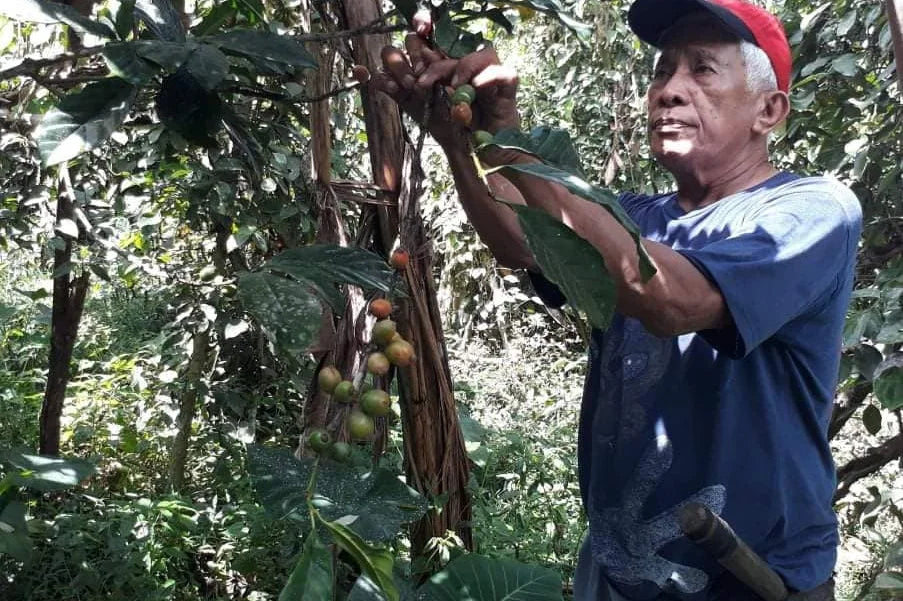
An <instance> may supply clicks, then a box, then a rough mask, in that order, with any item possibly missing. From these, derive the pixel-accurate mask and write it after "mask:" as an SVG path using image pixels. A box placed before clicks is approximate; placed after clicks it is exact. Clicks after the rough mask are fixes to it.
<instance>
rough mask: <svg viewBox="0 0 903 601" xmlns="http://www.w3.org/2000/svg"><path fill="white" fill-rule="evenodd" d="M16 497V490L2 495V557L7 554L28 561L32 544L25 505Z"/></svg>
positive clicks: (0, 532)
mask: <svg viewBox="0 0 903 601" xmlns="http://www.w3.org/2000/svg"><path fill="white" fill-rule="evenodd" d="M16 497H17V495H16V491H15V490H7V491H6V493H4V494H3V495H0V556H2V555H3V554H6V555H9V556H10V557H12V558H13V559H16V560H18V561H28V559H29V558H30V557H31V552H32V544H31V538H29V536H28V525H27V524H26V521H25V504H24V503H22V501H20V500H19V499H18V498H16Z"/></svg>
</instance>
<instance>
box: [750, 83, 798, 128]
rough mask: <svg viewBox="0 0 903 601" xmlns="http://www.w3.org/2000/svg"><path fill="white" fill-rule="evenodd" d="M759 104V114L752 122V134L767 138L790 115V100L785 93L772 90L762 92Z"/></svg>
mask: <svg viewBox="0 0 903 601" xmlns="http://www.w3.org/2000/svg"><path fill="white" fill-rule="evenodd" d="M759 102H760V103H761V104H760V106H759V114H758V115H756V120H755V121H754V122H753V133H756V134H759V135H761V136H767V135H768V134H769V133H771V132H772V130H774V129H775V128H776V127H777V126H778V125H780V124H781V122H782V121H783V120H784V119H786V118H787V115H788V114H789V113H790V98H788V97H787V93H786V92H781V91H779V90H773V91H771V92H763V93H762V94H761V96H759Z"/></svg>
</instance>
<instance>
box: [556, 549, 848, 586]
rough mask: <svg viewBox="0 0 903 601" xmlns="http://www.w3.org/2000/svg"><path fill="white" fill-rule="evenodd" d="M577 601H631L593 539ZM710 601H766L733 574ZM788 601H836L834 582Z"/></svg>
mask: <svg viewBox="0 0 903 601" xmlns="http://www.w3.org/2000/svg"><path fill="white" fill-rule="evenodd" d="M675 599H676V597H672V596H670V595H666V594H662V595H660V596H658V597H656V601H673V600H675ZM574 601H631V600H630V599H628V598H627V597H625V596H624V595H622V594H621V593H619V592H618V591H617V590H616V589H615V588H614V587H613V586H611V584H610V583H609V582H608V580H607V579H606V578H605V576H603V575H602V572H601V570H599V565H598V564H597V563H596V562H595V561H593V555H592V550H591V549H590V543H589V538H588V537H587V538H586V539H585V540H584V541H583V545H581V547H580V555H579V556H578V558H577V569H576V571H575V573H574ZM707 601H762V600H761V599H760V598H759V597H758V596H757V595H755V594H754V593H753V592H751V591H750V590H749V589H748V588H747V587H745V586H743V585H742V584H741V583H739V582H737V580H735V579H734V578H733V577H732V576H730V574H727V575H725V576H724V577H721V578H719V579H718V581H716V582H715V583H714V584H713V586H712V589H711V590H710V592H709V595H708V597H707ZM787 601H834V580H833V579H832V580H829V581H828V582H825V583H824V584H822V585H820V586H817V587H815V588H814V589H812V590H811V591H806V592H803V593H794V594H792V595H790V597H788V599H787Z"/></svg>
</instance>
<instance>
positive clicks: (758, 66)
mask: <svg viewBox="0 0 903 601" xmlns="http://www.w3.org/2000/svg"><path fill="white" fill-rule="evenodd" d="M740 53H741V54H742V55H743V64H744V65H745V66H746V87H747V88H748V89H749V91H750V92H770V91H772V90H777V89H778V78H777V75H775V73H774V67H772V66H771V59H769V58H768V55H767V54H765V51H764V50H762V49H761V48H759V47H758V46H756V45H755V44H753V43H751V42H747V41H746V40H740Z"/></svg>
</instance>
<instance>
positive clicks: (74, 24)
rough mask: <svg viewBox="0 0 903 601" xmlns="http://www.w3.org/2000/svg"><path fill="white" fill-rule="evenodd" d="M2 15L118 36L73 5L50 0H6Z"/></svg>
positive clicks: (107, 35) (15, 19) (101, 34)
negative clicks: (62, 24) (61, 24)
mask: <svg viewBox="0 0 903 601" xmlns="http://www.w3.org/2000/svg"><path fill="white" fill-rule="evenodd" d="M0 15H2V16H4V17H9V18H10V19H12V20H14V21H27V22H29V23H64V24H66V25H68V26H69V27H71V28H72V29H74V30H76V31H78V32H80V33H90V34H93V35H96V36H98V37H102V38H108V39H112V38H115V37H116V34H115V33H114V32H113V30H112V29H110V28H109V27H107V26H106V25H104V24H103V23H98V22H97V21H94V20H92V19H90V18H88V17H86V16H85V15H83V14H81V13H80V12H78V10H76V9H75V8H73V7H71V6H68V5H66V4H61V3H58V2H50V1H49V0H4V1H3V2H2V3H0Z"/></svg>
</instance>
